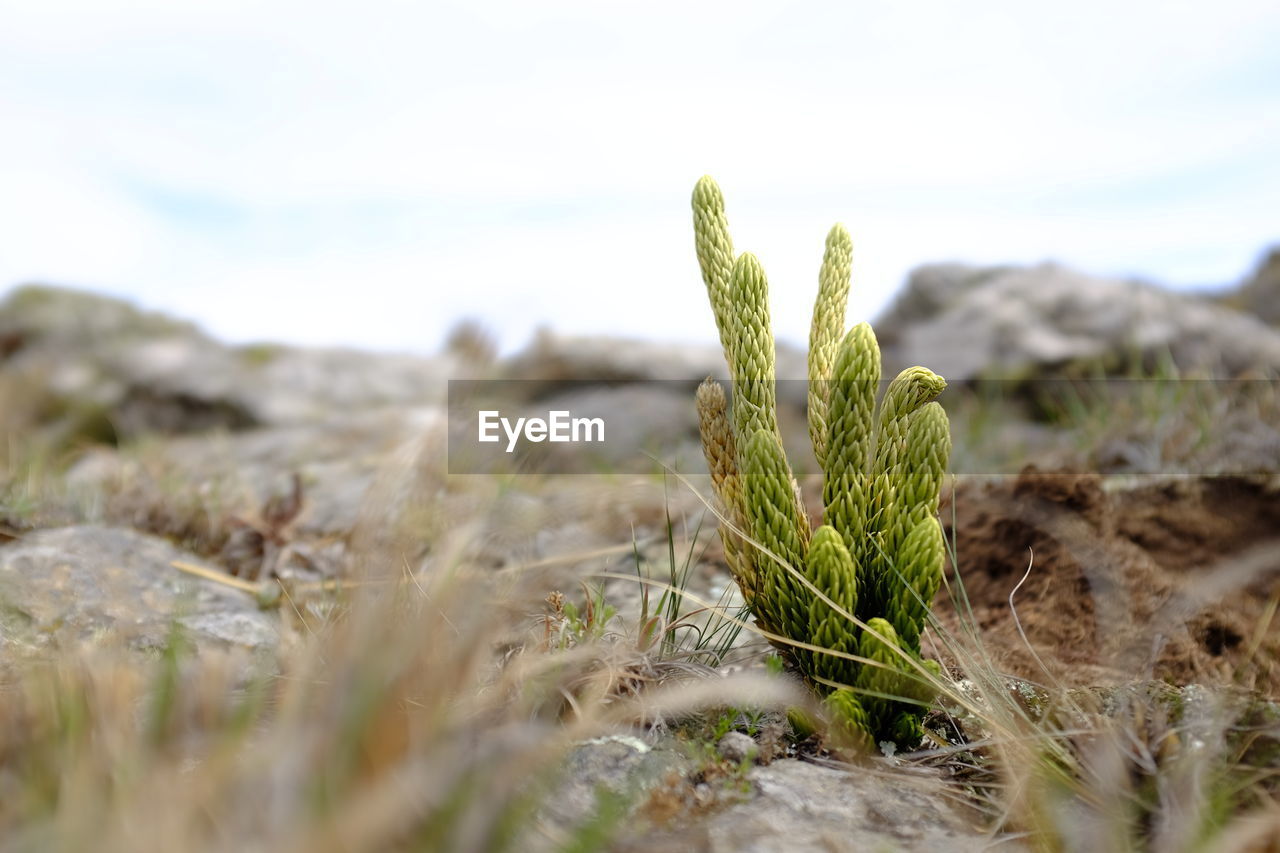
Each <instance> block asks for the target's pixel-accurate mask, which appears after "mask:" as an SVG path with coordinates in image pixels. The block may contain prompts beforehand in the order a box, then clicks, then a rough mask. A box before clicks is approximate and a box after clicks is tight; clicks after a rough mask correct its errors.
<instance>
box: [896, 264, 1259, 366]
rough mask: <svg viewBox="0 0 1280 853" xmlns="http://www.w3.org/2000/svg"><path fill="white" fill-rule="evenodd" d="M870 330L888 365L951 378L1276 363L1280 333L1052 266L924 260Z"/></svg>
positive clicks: (1202, 303)
mask: <svg viewBox="0 0 1280 853" xmlns="http://www.w3.org/2000/svg"><path fill="white" fill-rule="evenodd" d="M876 332H877V335H878V336H879V338H880V341H881V344H882V346H883V348H884V361H885V368H886V374H888V375H892V372H894V371H896V370H899V369H901V368H902V367H906V366H908V365H911V364H923V365H926V366H929V367H933V368H935V369H937V370H939V371H941V372H942V373H944V374H945V375H946V377H947V378H948V379H950V380H956V381H965V380H971V379H978V378H1016V379H1024V378H1031V377H1038V376H1045V375H1050V374H1053V373H1054V372H1056V371H1059V370H1062V369H1064V368H1070V367H1082V366H1083V367H1089V368H1094V367H1101V368H1102V369H1111V368H1121V367H1127V366H1132V365H1133V364H1135V363H1141V364H1145V365H1151V364H1159V363H1162V362H1164V361H1166V360H1167V359H1170V358H1171V359H1172V361H1173V363H1174V364H1175V365H1176V366H1177V367H1178V368H1179V369H1181V370H1184V371H1197V372H1199V373H1207V374H1208V375H1212V376H1218V377H1230V376H1237V375H1240V374H1243V373H1247V372H1249V371H1252V370H1255V369H1261V370H1263V371H1267V372H1280V332H1277V331H1276V330H1274V329H1271V328H1269V327H1267V326H1266V325H1265V324H1264V323H1262V322H1261V321H1259V320H1258V319H1257V318H1255V317H1250V316H1247V315H1245V314H1241V313H1240V312H1237V311H1234V310H1232V309H1230V308H1227V307H1224V306H1220V305H1214V304H1211V303H1210V302H1208V301H1206V300H1203V299H1201V298H1198V297H1195V296H1190V295H1184V294H1179V293H1173V292H1170V291H1166V290H1162V289H1161V288H1158V287H1155V286H1153V285H1150V284H1146V283H1141V282H1135V281H1122V280H1117V279H1105V278H1095V277H1092V276H1087V275H1084V274H1081V273H1078V272H1075V271H1073V270H1070V269H1067V268H1065V267H1062V266H1058V265H1056V264H1041V265H1039V266H1034V267H995V268H981V267H970V266H964V265H960V264H948V265H938V266H929V267H923V268H921V269H919V270H917V271H916V272H915V273H913V274H912V276H911V278H910V280H909V281H908V283H907V287H906V288H905V290H904V291H903V293H902V294H901V295H900V296H899V297H898V299H897V300H896V302H895V303H894V304H893V305H892V306H891V307H890V308H889V310H888V311H887V312H886V313H885V314H884V315H883V316H882V317H881V318H880V320H879V321H878V322H877V324H876Z"/></svg>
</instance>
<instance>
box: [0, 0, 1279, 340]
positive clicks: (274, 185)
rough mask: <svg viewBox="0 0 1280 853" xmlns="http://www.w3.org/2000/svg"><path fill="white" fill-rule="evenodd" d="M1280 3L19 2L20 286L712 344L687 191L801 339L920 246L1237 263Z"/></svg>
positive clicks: (1210, 275)
mask: <svg viewBox="0 0 1280 853" xmlns="http://www.w3.org/2000/svg"><path fill="white" fill-rule="evenodd" d="M1277 44H1280V4H1277V3H1275V2H1247V0H1246V1H1245V2H1237V0H1217V2H1213V3H1205V2H1198V3H1185V2H1170V0H1162V1H1161V2H1148V0H1143V2H1128V3H1117V2H1114V0H1111V2H1106V3H1101V2H1091V0H1085V1H1084V2H1072V3H1062V4H1048V3H1034V2H1026V0H1004V1H1003V2H995V3H980V2H973V3H955V2H937V3H911V2H905V0H902V2H880V3H870V2H835V3H777V2H774V3H749V2H735V3H697V2H692V0H682V2H660V1H655V0H649V1H648V2H645V3H634V4H632V3H602V2H599V0H594V2H545V0H540V2H522V3H492V2H491V3H479V2H467V3H461V2H459V3H444V2H434V3H429V2H420V3H408V2H372V0H365V1H364V2H360V3H323V2H314V0H313V2H306V3H288V2H279V3H267V2H263V3H250V2H235V1H234V0H216V2H192V0H124V2H103V0H93V1H92V2H81V3H75V2H61V0H40V2H32V0H0V291H4V290H7V289H8V288H10V287H11V286H13V285H16V284H18V283H23V282H27V281H33V280H35V281H44V282H54V283H60V284H66V285H73V286H79V287H87V288H91V289H95V290H101V291H106V292H110V293H115V294H121V295H125V296H129V297H131V298H133V299H135V300H136V301H137V302H139V303H140V304H142V305H144V306H147V307H152V308H160V309H164V310H167V311H170V312H173V313H176V314H178V315H181V316H184V317H189V318H192V319H195V320H197V321H198V322H199V323H200V324H201V325H203V326H204V327H205V328H206V329H208V330H209V331H210V332H212V333H214V334H216V335H218V336H220V337H223V338H226V339H229V340H234V341H246V340H259V339H271V340H282V341H290V342H299V343H313V344H338V343H341V344H355V345H359V346H365V347H377V348H388V349H406V350H417V351H429V350H433V349H435V348H436V347H438V346H439V344H440V342H441V339H442V337H443V335H444V334H445V332H446V331H447V329H448V328H449V327H450V326H452V325H453V324H454V323H455V322H456V321H457V320H458V319H460V318H462V317H468V316H469V317H476V318H479V319H480V320H482V321H483V322H484V323H485V324H486V325H488V326H489V327H490V328H491V329H492V330H493V331H494V332H495V333H496V335H497V336H498V337H499V339H500V340H501V342H502V345H503V347H504V349H512V348H516V347H519V346H520V345H522V344H523V343H525V341H526V340H527V339H528V337H529V335H530V334H531V333H532V331H533V330H534V329H535V328H536V327H537V326H539V325H547V326H550V327H552V328H554V329H556V330H559V331H565V332H576V333H609V334H619V335H635V336H642V337H649V338H662V339H672V340H701V341H708V342H710V341H713V340H715V333H714V328H713V323H712V319H711V314H710V310H709V308H708V307H707V304H706V298H705V294H704V293H703V291H702V285H701V281H700V279H699V277H698V273H697V265H696V262H695V260H694V255H693V246H692V244H693V240H692V234H691V225H690V213H689V194H690V191H691V189H692V187H693V184H694V182H695V181H696V180H697V178H698V177H699V176H700V175H702V174H703V173H710V174H712V175H713V176H715V177H716V178H717V180H718V181H719V182H720V184H721V186H722V188H723V189H724V192H725V194H726V196H727V198H728V205H729V217H730V222H731V225H732V226H733V230H734V236H735V241H736V243H737V246H738V248H739V249H740V250H750V251H753V252H755V253H756V254H757V255H758V256H759V257H760V259H761V261H762V262H763V263H764V266H765V269H766V271H767V272H768V273H769V276H770V280H771V282H772V284H773V304H774V317H775V322H776V324H777V327H778V332H779V334H780V336H782V337H784V338H789V339H790V340H792V341H797V342H798V341H802V340H803V339H804V338H805V336H806V330H807V323H808V313H809V311H810V310H811V307H812V299H813V294H814V290H815V288H816V276H817V268H818V263H819V260H820V256H821V250H822V241H823V237H824V236H825V234H826V231H827V229H828V227H829V226H830V225H831V223H832V222H834V221H837V220H839V221H843V222H844V223H845V224H846V225H847V226H848V227H849V229H850V231H851V232H852V233H853V237H854V243H855V266H854V295H853V303H852V307H851V315H850V320H851V321H853V320H858V319H869V318H871V317H872V316H874V314H875V312H876V311H878V310H879V309H880V308H882V307H883V306H884V304H885V303H886V302H887V300H888V299H889V298H890V297H891V296H892V294H893V292H894V291H895V290H896V289H897V288H898V287H899V286H900V285H901V283H902V281H903V279H904V277H905V275H906V273H907V272H908V270H909V269H910V268H911V267H913V266H915V265H916V264H919V263H923V262H927V261H936V260H953V259H954V260H968V261H974V262H984V263H1003V262H1035V261H1039V260H1044V259H1056V260H1059V261H1062V262H1065V263H1068V264H1070V265H1072V266H1075V267H1078V268H1080V269H1083V270H1086V271H1090V272H1096V273H1100V274H1115V275H1133V276H1141V277H1144V278H1148V279H1152V280H1156V281H1161V282H1164V283H1167V284H1170V285H1172V286H1176V287H1192V286H1203V285H1217V284H1227V283H1230V282H1233V281H1235V280H1237V279H1239V278H1240V277H1241V276H1242V275H1243V274H1245V273H1246V272H1247V271H1248V270H1249V269H1250V268H1251V267H1252V265H1253V264H1254V262H1255V260H1256V259H1257V257H1258V255H1259V253H1260V252H1261V251H1262V249H1263V248H1264V246H1266V245H1268V244H1269V243H1272V242H1276V241H1280V50H1277V49H1276V45H1277Z"/></svg>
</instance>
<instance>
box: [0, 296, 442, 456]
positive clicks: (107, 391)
mask: <svg viewBox="0 0 1280 853" xmlns="http://www.w3.org/2000/svg"><path fill="white" fill-rule="evenodd" d="M0 362H3V363H4V365H5V370H6V371H7V372H9V373H10V374H11V375H14V376H22V377H25V378H27V379H28V381H30V382H32V383H35V384H39V385H40V386H41V387H43V388H44V389H46V392H47V393H48V394H49V395H50V397H51V399H52V401H53V402H54V403H56V404H57V405H60V406H63V407H66V408H68V409H71V410H76V411H78V412H82V413H83V412H85V411H92V412H96V413H100V414H101V416H102V417H104V418H105V419H106V420H107V421H108V422H109V424H110V428H111V429H112V430H114V432H115V433H116V434H117V435H119V436H121V437H126V438H127V437H133V436H137V435H143V434H147V433H155V432H159V433H176V432H198V431H203V430H207V429H209V428H212V427H223V428H226V429H230V430H239V429H245V428H249V427H254V426H260V425H279V424H296V423H300V422H304V421H315V420H323V419H325V418H327V417H328V416H330V415H331V414H332V413H334V412H353V411H362V410H368V409H373V408H378V407H384V406H411V405H420V404H424V403H438V402H440V401H442V400H443V399H444V393H445V387H446V380H447V379H448V378H449V377H450V376H453V375H457V374H458V373H459V372H460V370H461V365H460V363H459V357H457V356H454V355H442V356H440V357H436V358H425V357H420V356H412V355H400V354H388V353H369V352H360V351H356V350H347V349H336V348H335V349H303V348H295V347H286V346H276V345H251V346H241V347H235V346H228V345H225V344H222V343H220V342H218V341H215V340H214V339H212V338H210V337H208V336H206V335H205V334H204V333H202V332H201V331H200V330H199V329H197V328H196V327H195V326H193V325H191V324H189V323H183V322H179V321H177V320H173V319H170V318H168V317H165V316H163V315H160V314H155V313H149V312H144V311H141V310H140V309H138V308H135V307H134V306H133V305H131V304H129V303H128V302H124V301H121V300H118V299H113V298H110V297H106V296H100V295H97V294H91V293H85V292H81V291H75V290H64V289H59V288H52V287H24V288H19V289H18V290H15V291H14V292H13V293H11V294H10V295H9V296H8V298H7V299H5V300H4V301H3V302H0ZM82 417H83V414H82Z"/></svg>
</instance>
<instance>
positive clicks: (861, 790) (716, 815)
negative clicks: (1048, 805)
mask: <svg viewBox="0 0 1280 853" xmlns="http://www.w3.org/2000/svg"><path fill="white" fill-rule="evenodd" d="M747 780H748V781H749V782H750V784H751V786H752V789H753V793H752V794H751V795H750V796H749V797H748V798H747V799H745V800H744V801H742V802H739V803H738V804H736V805H733V806H730V807H729V808H727V809H724V810H721V811H717V812H713V813H712V814H710V815H708V816H706V817H704V818H702V819H700V820H695V821H693V822H692V824H691V825H687V826H684V827H676V828H672V829H670V830H665V831H663V832H661V833H658V834H655V835H653V836H649V837H645V838H641V839H640V840H638V841H637V842H635V843H634V844H632V845H631V846H630V847H628V848H626V849H628V850H631V849H634V850H649V851H674V850H689V851H714V853H722V851H723V853H730V851H733V853H790V851H798V850H838V851H844V850H849V851H855V850H898V851H906V850H919V851H926V850H927V851H935V850H947V851H967V850H974V851H977V850H986V849H988V848H990V847H991V846H992V844H993V840H992V839H991V838H990V837H989V836H988V835H986V834H984V833H982V832H979V831H978V830H975V829H974V828H972V827H970V826H968V825H967V824H966V823H965V822H964V821H962V820H961V819H960V818H959V817H957V816H956V815H955V814H954V813H953V812H952V811H951V810H950V808H949V806H948V805H947V801H946V799H945V798H944V797H943V796H942V795H941V794H940V793H939V791H938V790H937V788H936V785H934V784H933V783H932V782H931V780H930V779H928V778H918V777H915V776H909V775H908V774H906V773H903V772H898V771H893V770H888V769H884V770H879V771H874V770H868V769H867V768H847V769H834V768H830V767H821V766H818V765H815V764H810V763H807V762H803V761H798V760H795V759H784V760H781V761H775V762H773V763H772V764H770V765H768V766H764V767H756V768H754V769H753V770H751V771H750V772H749V773H748V774H747ZM999 849H1001V850H1017V849H1019V848H1018V847H1017V846H1016V845H1010V844H1008V843H1005V844H1002V845H1001V846H1000V848H999Z"/></svg>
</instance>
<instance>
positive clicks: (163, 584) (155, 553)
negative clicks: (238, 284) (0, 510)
mask: <svg viewBox="0 0 1280 853" xmlns="http://www.w3.org/2000/svg"><path fill="white" fill-rule="evenodd" d="M175 560H179V561H185V562H191V563H199V562H200V560H199V558H198V557H196V556H195V555H192V554H188V553H185V552H183V551H180V550H178V549H177V548H174V547H173V546H172V545H170V544H168V543H167V542H165V541H164V540H162V539H157V538H156V537H153V536H147V535H145V534H142V533H138V532H136V531H132V530H125V529H119V528H110V527H96V526H77V527H64V528H55V529H51V530H42V531H38V532H35V533H30V534H28V535H26V536H24V537H22V538H21V539H19V540H17V541H15V542H11V543H9V544H8V545H5V546H4V547H0V612H3V614H4V619H3V621H2V622H0V639H2V640H3V642H0V645H8V644H20V645H21V644H25V645H28V646H33V647H37V648H39V647H43V646H46V645H50V644H58V645H62V644H75V643H78V642H81V641H85V640H94V639H108V638H113V639H118V640H120V641H123V642H124V643H125V644H126V645H127V646H129V647H130V648H134V649H158V648H163V647H164V646H165V644H166V642H167V639H168V637H169V634H170V631H171V629H172V625H173V623H174V622H175V621H176V622H177V624H179V625H180V626H181V627H182V628H183V629H185V632H186V635H187V636H188V638H189V639H191V640H193V641H194V642H195V644H196V645H197V647H200V646H201V645H207V644H213V645H216V646H233V647H242V648H247V649H252V650H259V649H270V648H273V647H275V646H276V645H277V644H278V642H279V639H280V633H279V626H278V622H277V619H276V617H275V616H274V615H272V614H270V613H266V612H263V611H261V610H259V608H258V606H257V602H256V601H255V600H254V598H253V596H251V595H249V594H248V593H245V592H241V591H239V590H236V589H232V588H230V587H227V586H223V585H220V584H216V583H213V582H210V581H206V580H201V579H198V578H194V577H192V576H190V575H187V574H184V573H183V572H180V571H178V570H177V569H175V568H174V567H173V566H172V565H171V563H172V562H173V561H175Z"/></svg>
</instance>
